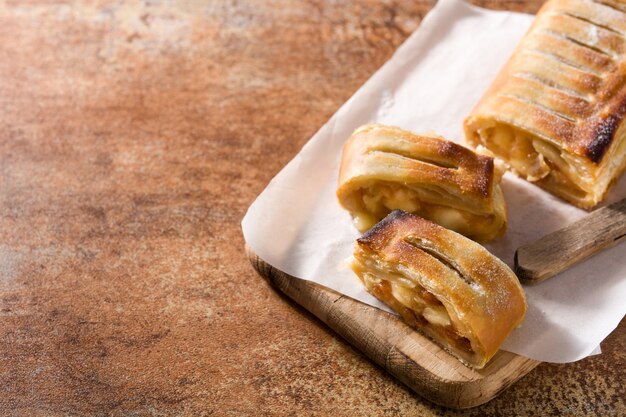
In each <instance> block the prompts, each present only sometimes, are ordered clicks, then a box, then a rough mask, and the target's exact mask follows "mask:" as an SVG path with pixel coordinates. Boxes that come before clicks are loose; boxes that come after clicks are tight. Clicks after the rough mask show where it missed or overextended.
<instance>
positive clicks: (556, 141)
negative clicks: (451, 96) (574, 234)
mask: <svg viewBox="0 0 626 417" xmlns="http://www.w3.org/2000/svg"><path fill="white" fill-rule="evenodd" d="M625 114H626V2H624V1H619V0H597V1H591V0H550V1H548V2H546V3H545V5H544V6H543V7H542V9H541V10H540V11H539V13H538V14H537V17H536V19H535V21H534V23H533V25H532V26H531V28H530V30H529V31H528V33H527V34H526V35H525V36H524V38H523V39H522V41H521V42H520V44H519V45H518V47H517V49H516V50H515V52H514V54H513V56H512V57H511V59H510V60H509V62H508V63H507V64H506V65H505V67H504V68H503V69H502V71H501V72H500V73H499V75H498V76H497V78H496V79H495V81H494V82H493V84H492V85H491V87H490V88H489V89H488V90H487V92H486V93H485V95H484V96H483V98H482V99H481V100H480V101H479V103H478V104H477V106H476V107H475V109H474V110H473V112H472V114H471V115H470V116H469V117H468V118H467V119H466V121H465V125H464V126H465V135H466V139H467V141H468V142H469V143H470V144H472V145H473V146H478V145H483V146H485V147H486V148H488V149H489V150H490V151H491V152H492V153H493V154H494V155H495V156H497V157H499V158H501V159H503V160H504V161H505V162H507V163H508V164H509V166H510V168H511V170H512V171H513V172H515V173H516V174H518V175H519V176H521V177H523V178H525V179H527V180H528V181H531V182H533V183H535V184H537V185H539V186H541V187H543V188H545V189H546V190H548V191H550V192H551V193H553V194H555V195H557V196H559V197H561V198H563V199H564V200H566V201H569V202H570V203H572V204H575V205H577V206H579V207H582V208H587V209H589V208H592V207H593V206H595V205H596V204H597V203H599V202H600V201H601V200H602V199H603V198H604V196H605V194H606V193H607V191H608V190H609V188H610V187H611V185H612V184H613V183H614V182H616V181H617V179H618V178H619V177H620V175H621V174H622V172H623V171H624V169H625V168H626V123H624V115H625Z"/></svg>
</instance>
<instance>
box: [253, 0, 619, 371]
mask: <svg viewBox="0 0 626 417" xmlns="http://www.w3.org/2000/svg"><path fill="white" fill-rule="evenodd" d="M532 19H533V16H530V15H525V14H519V13H509V12H494V11H487V10H484V9H480V8H477V7H473V6H470V5H467V4H465V3H463V2H461V1H459V0H440V1H439V3H438V4H437V6H436V7H435V8H434V9H433V10H432V11H431V12H430V13H429V14H428V15H427V16H426V17H425V18H424V20H423V21H422V23H421V25H420V27H419V28H418V30H416V32H415V33H413V34H412V35H411V36H410V37H409V38H408V39H407V40H406V42H405V43H404V44H403V45H402V46H401V47H400V48H399V49H398V50H397V52H396V53H395V54H394V56H393V57H392V58H391V59H390V60H389V61H388V62H387V63H385V65H383V67H382V68H381V69H380V70H379V71H378V72H376V73H375V74H374V75H373V76H372V77H371V78H370V79H369V80H368V81H367V82H366V83H365V84H364V85H363V86H362V87H361V89H359V90H358V91H357V92H356V93H355V94H354V96H352V98H350V100H348V101H347V102H346V103H345V104H344V105H343V106H342V107H341V108H340V109H339V110H338V111H337V113H336V114H335V115H334V116H333V117H332V118H331V119H330V120H329V121H328V122H327V123H326V124H325V125H324V126H323V127H322V128H321V129H320V130H319V131H318V132H317V134H315V136H314V137H313V138H312V139H311V140H310V141H309V142H308V143H307V144H306V145H305V146H304V147H303V149H302V150H301V152H300V153H299V154H298V155H296V157H295V158H294V159H293V160H292V161H291V162H289V164H287V166H285V168H284V169H283V170H282V171H281V172H280V173H279V174H278V175H277V176H276V177H275V178H274V179H273V180H272V181H271V182H270V184H269V185H268V186H267V188H266V189H265V190H264V191H263V193H261V195H260V196H259V197H258V198H257V200H256V201H255V202H254V203H253V204H252V206H250V208H249V210H248V213H247V214H246V216H245V218H244V219H243V222H242V228H243V233H244V237H245V240H246V242H247V244H248V245H249V246H250V247H251V248H252V249H253V250H254V251H255V252H256V253H257V254H258V255H259V256H260V257H261V258H263V259H264V260H265V261H266V262H268V263H270V264H271V265H273V266H275V267H277V268H279V269H280V270H282V271H284V272H286V273H288V274H290V275H293V276H296V277H299V278H304V279H307V280H311V281H315V282H318V283H320V284H322V285H325V286H327V287H330V288H332V289H335V290H337V291H339V292H341V293H344V294H346V295H348V296H350V297H353V298H355V299H357V300H360V301H363V302H365V303H367V304H370V305H373V306H376V307H378V308H381V309H384V310H387V311H389V310H388V309H387V308H385V306H384V305H383V304H381V303H380V302H378V301H377V300H376V299H375V298H373V297H372V296H370V295H369V294H368V293H367V292H365V290H364V289H363V286H362V284H361V283H360V281H359V280H358V278H357V277H356V275H355V274H354V273H353V272H352V271H351V270H350V269H349V268H348V267H347V264H346V260H347V259H348V258H349V257H350V255H351V253H352V251H353V245H354V241H355V239H356V238H357V237H358V232H357V231H356V229H354V227H353V226H352V222H351V218H350V215H349V214H348V213H347V212H345V211H344V210H342V209H341V207H340V206H339V204H338V202H337V199H336V197H335V189H336V186H337V174H338V166H339V158H340V154H341V146H342V144H343V142H344V141H345V140H346V139H347V138H348V137H349V136H350V134H351V133H352V131H353V130H354V129H355V128H357V127H358V126H360V125H362V124H364V123H368V122H379V123H384V124H390V125H395V126H399V127H402V128H404V129H408V130H412V131H415V132H426V131H435V132H437V133H439V134H441V135H443V136H445V137H446V138H448V139H451V140H455V141H458V142H460V143H463V135H462V122H463V119H464V118H465V117H466V116H467V115H468V114H469V113H470V111H471V109H472V107H473V106H474V104H475V103H476V102H477V101H478V99H479V98H480V97H481V96H482V94H483V92H484V91H485V89H486V88H487V87H488V86H489V84H490V82H491V80H492V79H493V78H494V77H495V75H496V74H497V72H498V71H499V69H500V67H501V66H502V65H503V64H504V63H505V61H506V60H507V59H508V57H509V56H510V55H511V53H512V51H513V49H514V47H515V45H516V44H517V42H518V41H519V39H521V37H522V36H523V34H524V33H525V32H526V30H527V29H528V27H529V25H530V23H531V21H532ZM502 187H503V190H504V194H505V197H506V201H507V205H508V216H509V228H508V231H507V233H506V235H505V237H503V238H500V239H498V240H497V241H495V242H493V243H491V244H489V245H487V248H488V249H489V250H490V251H491V252H492V253H493V254H495V255H497V256H498V257H500V258H501V259H502V260H504V261H505V262H506V263H508V264H509V265H510V266H512V264H513V255H514V253H515V249H516V248H517V247H519V246H520V245H522V244H524V243H526V242H530V241H533V240H535V239H537V238H539V237H541V236H543V235H545V234H547V233H549V232H551V231H553V230H556V229H559V228H561V227H564V226H566V225H568V224H570V223H572V222H573V221H575V220H577V219H579V218H581V217H582V216H584V215H585V214H586V213H585V212H584V211H583V210H580V209H577V208H575V207H573V206H571V205H569V204H567V203H564V202H562V201H561V200H559V199H557V198H555V197H553V196H551V195H550V194H548V193H546V192H544V191H542V190H541V189H539V188H538V187H535V186H533V185H531V184H529V183H526V182H525V181H523V180H521V179H519V178H517V177H515V176H513V175H511V174H509V173H507V174H506V175H505V177H504V179H503V183H502ZM625 196H626V181H625V179H624V178H622V180H621V181H620V182H619V183H618V184H617V186H616V187H615V188H614V189H613V191H612V192H611V194H610V195H609V198H608V201H607V202H606V203H610V202H613V201H616V200H618V199H620V198H623V197H625ZM524 289H525V291H526V294H527V298H528V303H529V309H528V312H527V315H526V319H525V321H524V323H523V324H522V326H521V327H520V328H518V329H516V330H515V331H514V332H513V333H512V334H511V336H510V337H509V338H508V339H507V341H506V342H505V344H504V346H503V348H504V349H505V350H508V351H511V352H514V353H517V354H520V355H523V356H526V357H529V358H533V359H537V360H541V361H547V362H572V361H576V360H578V359H581V358H584V357H586V356H588V355H590V354H593V353H597V352H598V350H596V349H597V347H598V346H599V344H600V342H601V341H602V340H603V339H604V338H605V337H606V336H607V335H608V334H609V333H610V332H611V331H612V330H613V329H614V328H615V327H616V326H617V325H618V324H619V322H620V320H621V319H622V317H623V316H624V313H625V311H626V245H624V244H621V245H617V246H615V247H613V248H611V249H609V250H606V251H604V252H602V253H601V254H599V255H596V256H595V257H593V258H591V259H589V260H588V261H586V262H584V263H581V264H579V265H578V266H575V267H574V268H571V269H570V270H568V271H566V272H564V273H562V274H560V275H559V276H557V277H554V278H552V279H550V280H548V281H545V282H543V283H541V284H538V285H535V286H525V287H524Z"/></svg>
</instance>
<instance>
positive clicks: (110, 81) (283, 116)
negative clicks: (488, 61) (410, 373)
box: [0, 0, 626, 416]
mask: <svg viewBox="0 0 626 417" xmlns="http://www.w3.org/2000/svg"><path fill="white" fill-rule="evenodd" d="M539 3H540V1H533V2H530V3H528V4H525V3H523V2H519V1H512V2H508V1H502V2H496V1H484V2H483V4H484V5H487V6H489V7H496V8H502V9H516V10H527V11H536V9H537V7H538V5H539ZM431 5H432V2H430V1H414V0H411V1H397V2H395V1H384V2H379V1H374V0H362V1H345V2H337V1H326V0H311V1H307V2H300V1H279V0H263V1H261V0H255V1H247V2H244V1H238V0H227V1H206V2H204V1H181V2H164V1H163V2H160V1H126V2H123V1H121V0H120V1H111V0H100V1H93V2H91V1H90V2H88V1H75V2H69V1H62V0H29V1H26V0H23V1H18V0H13V1H10V0H5V1H0V105H1V108H2V111H1V112H0V126H1V128H0V138H1V139H0V158H1V159H0V161H1V164H0V172H1V174H0V207H1V209H0V213H1V214H0V216H1V217H0V235H1V237H0V242H1V243H0V415H120V416H122V415H148V414H151V415H220V416H228V415H267V414H273V415H286V414H294V415H300V414H309V413H310V414H318V415H355V414H359V415H389V416H395V415H399V414H406V415H409V414H411V415H443V414H446V413H447V412H446V410H444V409H442V408H439V407H435V406H433V405H431V404H429V403H427V402H425V401H423V400H422V399H420V398H419V397H418V396H416V395H414V394H412V393H411V392H410V391H409V390H407V389H406V388H404V386H402V385H401V384H399V383H397V382H396V381H394V379H393V378H391V377H390V376H388V375H387V374H386V373H385V372H384V371H382V370H381V369H379V368H378V367H376V366H374V365H372V363H370V362H369V361H368V360H367V359H366V358H364V357H363V356H362V355H361V354H359V353H358V352H356V351H354V350H353V349H352V348H351V347H350V346H349V345H347V344H346V343H344V342H343V341H342V340H341V339H339V338H337V336H336V335H334V334H333V333H332V332H331V331H329V330H327V329H326V328H325V327H324V326H323V325H321V324H320V323H319V322H318V321H316V319H314V318H312V316H311V315H309V314H307V313H305V312H304V311H303V310H302V309H300V308H299V307H298V306H296V305H294V304H292V303H290V302H289V301H287V300H285V299H284V298H283V297H281V296H280V295H279V294H277V293H276V292H275V291H274V290H272V289H271V288H270V287H268V285H267V284H266V283H265V281H263V280H262V279H261V278H259V277H258V276H257V275H256V274H255V272H254V271H253V269H252V268H251V267H250V266H249V264H248V262H247V260H246V257H245V254H244V251H243V245H244V242H243V239H242V236H241V232H240V227H239V222H240V220H241V218H242V216H243V214H244V213H245V210H246V208H247V207H248V205H249V204H250V203H251V202H252V201H253V199H254V198H255V196H256V195H257V194H258V193H259V192H260V191H261V190H262V189H263V188H264V186H265V185H266V183H267V182H268V181H269V180H270V179H271V178H272V176H273V175H274V174H276V172H277V171H278V170H279V169H280V168H281V167H282V166H283V165H284V164H285V163H286V162H287V161H288V160H289V159H290V158H291V157H292V156H293V155H294V154H295V153H296V152H297V151H298V149H299V148H300V147H301V146H302V145H303V144H304V143H305V142H306V140H307V139H308V138H309V137H310V136H311V135H312V134H313V133H314V132H315V131H316V130H317V129H318V128H319V127H320V126H321V125H322V124H323V123H324V121H325V120H326V119H328V117H329V116H330V115H331V114H332V113H333V111H334V110H335V109H337V108H338V106H339V105H340V104H341V103H342V102H343V101H345V100H346V99H347V98H348V97H349V96H350V95H351V94H352V93H353V92H354V91H355V90H356V89H357V88H358V87H359V86H360V85H361V84H362V83H363V82H364V81H365V80H366V79H367V78H368V77H369V76H370V75H371V74H372V73H373V72H374V71H375V70H376V69H377V68H378V67H379V66H380V65H381V64H382V63H383V62H384V61H385V60H386V59H388V58H389V56H390V55H391V54H392V53H393V51H394V49H395V48H396V47H397V46H398V45H399V44H400V43H401V42H402V41H403V40H404V39H405V38H406V36H408V34H409V33H410V32H411V31H412V30H414V29H415V27H416V26H417V25H418V23H419V21H420V18H421V17H422V16H423V15H424V14H425V13H426V11H427V10H428V9H429V8H430V7H431ZM625 332H626V328H625V325H624V323H622V324H621V326H620V328H619V329H618V330H617V331H616V332H614V333H613V334H612V336H611V337H609V339H608V340H607V341H606V342H605V343H603V349H604V354H603V355H601V356H598V357H593V358H588V359H585V360H583V361H580V362H578V363H574V364H568V365H542V366H540V367H539V368H538V369H536V370H535V371H533V372H532V373H531V374H530V375H528V376H527V377H525V378H524V379H523V380H521V381H520V382H519V383H517V384H516V385H514V386H513V387H512V388H510V389H509V390H507V391H506V392H505V393H504V394H502V396H500V397H499V398H497V399H496V400H494V401H492V402H490V403H488V404H487V405H485V406H483V407H481V408H478V409H473V410H469V411H466V412H464V413H458V414H459V415H476V416H479V415H481V416H482V415H498V414H503V415H513V414H522V415H523V414H527V415H533V414H534V415H536V414H553V415H558V414H572V415H586V414H590V415H594V414H597V415H623V414H624V413H625V412H626V410H625V403H624V394H623V391H620V387H621V385H620V384H622V385H623V372H624V368H625V354H624V351H625V345H624V344H625V341H624V334H625ZM620 392H621V394H620ZM450 414H455V413H450Z"/></svg>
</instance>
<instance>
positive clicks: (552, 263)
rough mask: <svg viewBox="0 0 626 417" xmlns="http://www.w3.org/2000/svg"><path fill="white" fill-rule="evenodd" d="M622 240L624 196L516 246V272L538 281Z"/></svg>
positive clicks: (625, 226) (625, 210)
mask: <svg viewBox="0 0 626 417" xmlns="http://www.w3.org/2000/svg"><path fill="white" fill-rule="evenodd" d="M624 240H626V198H624V199H622V200H620V201H618V202H617V203H613V204H611V205H610V206H607V207H603V208H601V209H598V210H596V211H594V212H592V213H590V214H588V215H587V216H585V217H584V218H582V219H580V220H578V221H577V222H575V223H572V224H571V225H569V226H567V227H565V228H563V229H560V230H557V231H556V232H553V233H550V234H549V235H546V236H544V237H542V238H541V239H539V240H537V241H535V242H532V243H529V244H527V245H524V246H521V247H520V248H518V249H517V251H516V252H515V273H516V274H517V276H518V277H519V278H520V279H521V280H522V281H524V282H526V283H537V282H541V281H543V280H545V279H547V278H550V277H552V276H554V275H556V274H558V273H560V272H562V271H564V270H566V269H567V268H569V267H571V266H572V265H574V264H576V263H578V262H580V261H582V260H584V259H586V258H588V257H590V256H592V255H595V254H596V253H598V252H599V251H601V250H603V249H606V248H609V247H611V246H613V245H616V244H618V243H619V242H622V241H624Z"/></svg>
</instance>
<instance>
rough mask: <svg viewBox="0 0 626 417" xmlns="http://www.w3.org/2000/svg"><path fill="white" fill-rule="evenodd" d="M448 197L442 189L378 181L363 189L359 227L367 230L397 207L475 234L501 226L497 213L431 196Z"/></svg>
mask: <svg viewBox="0 0 626 417" xmlns="http://www.w3.org/2000/svg"><path fill="white" fill-rule="evenodd" d="M434 199H438V200H444V201H445V200H446V199H447V200H453V199H452V198H451V197H447V198H445V197H444V195H443V194H442V193H441V192H439V191H438V190H433V189H427V188H426V187H420V188H419V189H412V188H409V187H408V186H403V185H399V184H393V183H388V184H386V183H376V184H372V185H371V186H369V187H367V188H362V189H361V190H360V201H359V202H358V205H359V206H360V210H358V211H356V212H353V217H354V222H355V225H356V227H357V229H358V230H359V231H361V232H364V231H366V230H368V229H370V228H371V227H372V226H374V225H375V224H376V223H378V222H379V221H380V220H381V219H383V218H384V217H385V216H386V215H387V214H389V213H390V212H392V211H393V210H395V209H400V210H404V211H407V212H409V213H414V214H417V215H419V216H422V217H424V218H425V219H428V220H431V221H433V222H435V223H437V224H440V225H441V226H443V227H446V228H448V229H452V230H455V231H457V232H459V233H461V234H464V235H466V236H470V237H472V231H473V230H476V229H478V230H490V229H492V228H497V229H499V228H500V227H501V226H502V225H501V224H495V222H494V219H495V216H494V215H480V214H475V213H470V212H468V211H466V210H460V209H457V208H454V207H450V206H444V205H441V204H435V203H430V202H428V200H434Z"/></svg>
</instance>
